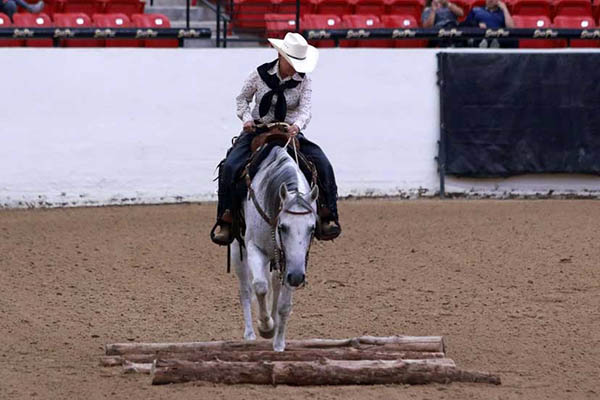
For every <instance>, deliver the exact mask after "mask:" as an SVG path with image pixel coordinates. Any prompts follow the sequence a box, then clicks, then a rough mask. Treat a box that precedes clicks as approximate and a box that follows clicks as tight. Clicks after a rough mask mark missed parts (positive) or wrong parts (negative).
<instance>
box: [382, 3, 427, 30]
mask: <svg viewBox="0 0 600 400" xmlns="http://www.w3.org/2000/svg"><path fill="white" fill-rule="evenodd" d="M386 3H387V7H386V13H387V14H396V15H412V16H413V17H414V18H415V21H417V23H418V24H419V26H421V22H420V21H421V14H422V13H423V8H424V7H425V1H424V0H386Z"/></svg>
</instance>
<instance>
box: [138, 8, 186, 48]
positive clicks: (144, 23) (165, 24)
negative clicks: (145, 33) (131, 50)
mask: <svg viewBox="0 0 600 400" xmlns="http://www.w3.org/2000/svg"><path fill="white" fill-rule="evenodd" d="M131 23H132V24H133V26H135V27H136V28H170V27H171V21H169V18H167V17H166V16H165V15H162V14H133V15H132V16H131ZM143 43H144V47H178V46H179V41H178V40H177V39H144V41H143Z"/></svg>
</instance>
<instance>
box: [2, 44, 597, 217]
mask: <svg viewBox="0 0 600 400" xmlns="http://www.w3.org/2000/svg"><path fill="white" fill-rule="evenodd" d="M274 57H275V52H274V51H273V50H270V49H164V50H162V49H161V50H145V49H127V50H123V49H114V50H111V49H36V50H32V49H26V48H17V49H3V50H2V52H1V53H0V63H1V65H3V67H4V70H5V71H6V72H7V73H6V75H5V78H6V79H5V80H4V82H3V85H2V90H3V95H2V97H1V100H0V102H2V107H0V120H1V121H2V130H1V132H2V133H1V138H2V140H1V142H0V207H36V206H77V205H107V204H134V203H168V202H180V201H208V200H215V199H216V182H213V179H214V178H215V176H216V175H215V166H216V165H217V163H218V162H219V160H220V159H221V158H222V157H223V155H224V154H225V151H226V149H227V148H228V146H229V144H230V138H231V137H232V136H234V135H236V134H237V133H238V131H239V130H240V127H241V123H240V121H239V120H238V119H237V117H236V116H235V103H234V98H235V96H236V95H237V93H238V90H239V89H240V87H241V84H242V81H243V79H244V78H245V76H246V75H247V74H248V73H249V72H250V71H251V69H252V68H254V67H255V66H257V65H258V64H260V63H262V62H266V61H269V60H271V59H274ZM436 70H437V59H436V52H435V50H427V49H422V50H394V49H381V50H376V49H327V50H321V57H320V62H319V66H318V68H317V70H316V71H315V72H314V73H313V74H312V77H313V119H312V122H311V123H310V125H309V127H308V129H307V130H306V132H305V134H306V136H307V137H308V138H310V139H312V140H314V141H316V142H317V143H319V144H320V145H321V146H322V147H323V149H324V150H325V152H326V153H327V154H328V156H329V158H330V159H331V161H332V163H333V165H334V167H335V170H336V174H337V179H338V186H339V192H340V195H341V196H348V195H354V196H373V195H375V196H379V195H390V196H395V195H401V196H409V197H415V196H420V195H421V196H433V195H435V194H436V193H437V191H438V190H439V177H438V175H437V165H436V162H435V160H434V157H435V156H436V155H437V140H438V136H439V123H438V121H439V96H438V88H437V86H436ZM446 190H447V191H448V192H454V193H465V194H477V195H486V196H487V195H491V196H500V197H502V196H506V195H509V194H516V195H519V194H535V193H541V194H545V193H548V192H549V191H553V193H554V194H561V193H570V194H579V195H592V196H597V195H598V194H599V193H600V178H599V177H591V176H574V175H564V176H556V175H554V176H540V175H536V176H523V177H515V178H510V179H488V180H467V179H454V178H449V177H447V180H446Z"/></svg>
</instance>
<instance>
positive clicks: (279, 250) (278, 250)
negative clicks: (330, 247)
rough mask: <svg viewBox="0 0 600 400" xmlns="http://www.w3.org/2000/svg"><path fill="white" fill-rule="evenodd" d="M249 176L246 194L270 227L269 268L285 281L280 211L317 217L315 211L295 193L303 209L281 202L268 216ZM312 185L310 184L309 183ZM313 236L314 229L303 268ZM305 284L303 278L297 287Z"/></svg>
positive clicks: (285, 267)
mask: <svg viewBox="0 0 600 400" xmlns="http://www.w3.org/2000/svg"><path fill="white" fill-rule="evenodd" d="M250 183H251V182H250V178H249V177H248V175H246V184H247V186H248V196H249V197H250V199H251V200H252V203H253V204H254V207H255V208H256V211H258V214H259V215H260V216H261V217H262V219H263V220H264V221H265V222H266V223H267V224H268V225H269V226H270V228H271V239H272V243H273V258H272V259H271V270H273V269H275V270H276V271H278V272H279V279H280V280H281V284H284V283H285V271H286V270H287V266H286V257H285V246H284V243H283V239H282V237H281V231H280V230H279V229H278V225H279V217H280V215H281V214H282V213H286V214H291V215H309V214H314V215H315V217H317V213H316V211H315V210H314V209H313V207H312V205H311V204H310V203H309V202H308V201H307V200H306V199H304V198H303V197H302V193H298V194H296V198H295V201H296V204H298V203H299V204H300V206H301V207H302V208H303V209H304V210H303V211H293V210H290V209H285V208H283V204H280V205H279V208H278V209H277V212H276V213H275V215H273V217H269V216H268V215H267V213H266V212H265V210H264V209H263V208H262V207H261V206H260V204H259V202H258V199H257V198H256V193H255V192H254V189H253V188H252V186H251V185H250ZM311 187H312V185H311ZM314 236H315V233H314V231H313V232H311V235H310V240H309V242H308V248H307V249H306V256H305V261H304V263H305V268H308V255H309V253H310V247H311V244H312V241H313V238H314ZM277 237H279V244H280V245H279V246H278V245H277ZM305 285H306V280H304V282H303V284H302V286H300V287H298V289H300V288H303V287H304V286H305Z"/></svg>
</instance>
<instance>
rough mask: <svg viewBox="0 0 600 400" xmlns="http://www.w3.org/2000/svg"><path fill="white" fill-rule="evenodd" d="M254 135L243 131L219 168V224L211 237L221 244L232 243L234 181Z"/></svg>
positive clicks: (244, 161)
mask: <svg viewBox="0 0 600 400" xmlns="http://www.w3.org/2000/svg"><path fill="white" fill-rule="evenodd" d="M253 137H254V135H253V134H249V133H243V134H242V135H240V137H239V138H238V140H237V141H236V142H235V144H234V145H233V147H232V148H231V151H230V152H229V153H228V154H227V158H225V160H224V161H223V164H222V165H221V168H220V170H219V204H218V206H217V225H216V226H215V228H213V232H212V234H211V238H212V240H213V242H215V243H217V244H221V245H227V244H229V243H231V241H232V239H233V238H232V237H231V223H232V222H233V215H232V207H233V198H234V181H235V179H236V177H237V176H239V174H240V172H241V171H242V168H244V165H245V164H246V161H247V160H248V157H249V156H250V143H251V142H252V139H253Z"/></svg>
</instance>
